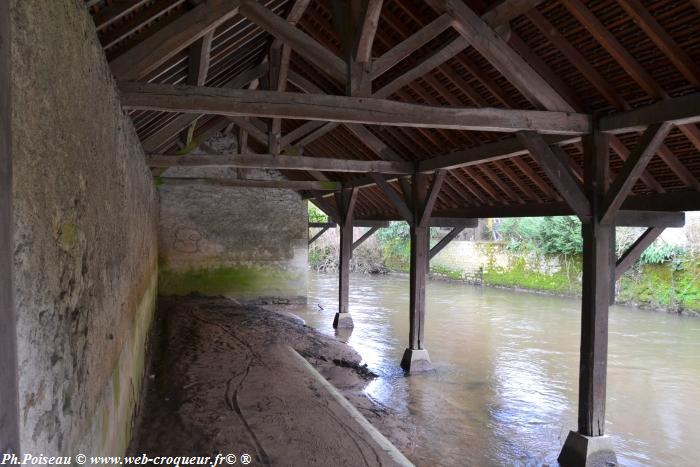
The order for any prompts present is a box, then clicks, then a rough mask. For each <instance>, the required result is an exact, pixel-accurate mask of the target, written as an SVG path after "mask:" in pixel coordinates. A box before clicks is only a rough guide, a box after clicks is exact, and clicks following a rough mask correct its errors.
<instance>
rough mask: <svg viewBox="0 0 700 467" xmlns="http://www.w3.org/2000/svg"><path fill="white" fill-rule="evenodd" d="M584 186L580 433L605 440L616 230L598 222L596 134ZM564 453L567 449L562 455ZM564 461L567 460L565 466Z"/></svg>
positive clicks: (604, 151) (604, 157) (601, 172)
mask: <svg viewBox="0 0 700 467" xmlns="http://www.w3.org/2000/svg"><path fill="white" fill-rule="evenodd" d="M584 148H585V150H586V157H585V158H584V161H585V167H584V173H585V177H584V187H585V190H586V193H587V194H588V198H589V199H590V200H591V204H590V209H591V217H590V218H589V219H588V221H586V222H583V225H582V234H583V260H582V286H581V288H582V290H581V352H580V364H579V398H578V432H579V433H580V434H582V435H584V436H602V435H603V434H604V428H605V396H606V380H607V358H608V309H609V306H610V281H611V273H612V271H611V270H610V255H611V254H613V252H612V251H611V250H610V245H611V243H610V236H611V233H612V230H613V229H614V228H615V227H614V226H613V225H611V224H602V223H600V222H599V219H600V213H599V212H598V209H599V207H600V200H601V199H602V197H603V194H604V193H605V192H604V190H605V186H606V185H607V183H608V178H609V177H608V175H609V152H608V142H607V139H606V138H605V137H604V136H602V135H601V134H600V133H598V132H596V133H594V134H593V135H592V136H589V137H587V138H586V139H585V140H584ZM565 451H566V446H565V448H564V451H563V452H565ZM562 463H564V462H562Z"/></svg>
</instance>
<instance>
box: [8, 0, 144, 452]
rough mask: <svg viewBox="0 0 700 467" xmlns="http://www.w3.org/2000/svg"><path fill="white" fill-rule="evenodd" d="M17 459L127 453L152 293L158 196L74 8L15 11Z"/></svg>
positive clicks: (81, 12) (75, 4) (58, 2)
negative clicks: (28, 455) (19, 452)
mask: <svg viewBox="0 0 700 467" xmlns="http://www.w3.org/2000/svg"><path fill="white" fill-rule="evenodd" d="M10 4H11V10H10V11H11V25H12V60H13V69H12V99H13V103H14V106H13V112H12V128H13V135H12V149H13V157H14V180H13V195H14V200H15V205H14V223H15V252H14V261H15V272H16V274H15V293H16V303H17V314H18V323H17V336H18V358H19V367H20V370H19V391H20V415H21V420H20V430H21V442H22V450H23V451H24V452H27V453H33V454H41V453H43V454H47V455H49V454H64V455H75V454H76V453H78V452H84V453H85V454H97V453H115V454H116V453H120V452H123V451H124V449H125V447H126V444H127V442H128V440H129V439H128V438H129V432H130V427H131V415H132V412H133V410H134V405H135V398H136V395H137V394H138V393H139V387H140V382H141V378H142V371H143V355H144V346H145V345H144V342H145V339H146V335H147V333H148V329H149V326H150V321H151V316H152V312H153V309H154V297H155V295H156V289H155V288H156V283H157V215H158V209H157V193H156V190H155V187H154V184H153V181H152V178H151V177H150V174H149V172H148V169H147V168H146V167H145V164H144V155H143V153H142V151H141V149H140V144H139V141H138V139H137V137H136V134H135V132H134V129H133V127H132V125H131V123H130V121H129V120H128V118H127V117H126V116H125V115H124V113H123V112H122V110H121V107H120V105H119V100H118V96H117V92H116V88H115V84H114V82H113V79H112V76H111V73H110V71H109V68H108V65H107V63H106V60H105V58H104V54H103V52H102V50H101V47H100V45H99V43H98V40H97V35H96V33H95V30H94V25H93V22H92V20H91V18H90V17H89V14H88V13H87V11H86V9H85V6H84V2H82V1H78V0H55V1H53V0H52V1H46V0H11V1H10Z"/></svg>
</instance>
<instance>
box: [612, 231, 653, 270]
mask: <svg viewBox="0 0 700 467" xmlns="http://www.w3.org/2000/svg"><path fill="white" fill-rule="evenodd" d="M663 231H664V228H663V227H650V228H648V229H647V230H646V231H645V232H644V233H643V234H642V235H641V236H640V237H639V238H638V239H637V240H636V241H635V242H634V243H633V244H632V245H630V247H629V248H627V250H625V252H624V253H623V254H622V256H620V259H618V260H617V262H616V263H615V280H619V279H620V277H622V275H623V274H624V273H625V271H627V270H628V269H629V268H630V267H632V265H633V264H634V263H635V262H636V261H637V260H638V259H639V258H641V257H642V254H643V253H644V250H646V249H647V248H648V247H649V246H651V244H652V243H654V240H656V239H657V238H658V237H659V235H661V233H662V232H663Z"/></svg>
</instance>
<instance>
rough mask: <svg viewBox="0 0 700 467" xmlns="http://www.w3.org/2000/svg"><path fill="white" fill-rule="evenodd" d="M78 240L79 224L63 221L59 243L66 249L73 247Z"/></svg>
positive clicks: (59, 232) (59, 230) (59, 233)
mask: <svg viewBox="0 0 700 467" xmlns="http://www.w3.org/2000/svg"><path fill="white" fill-rule="evenodd" d="M77 242H78V226H77V225H75V224H74V223H72V222H63V223H62V224H61V226H60V227H59V229H58V244H59V245H60V246H61V248H63V249H64V250H66V251H67V250H70V249H72V248H73V247H74V246H75V244H76V243H77Z"/></svg>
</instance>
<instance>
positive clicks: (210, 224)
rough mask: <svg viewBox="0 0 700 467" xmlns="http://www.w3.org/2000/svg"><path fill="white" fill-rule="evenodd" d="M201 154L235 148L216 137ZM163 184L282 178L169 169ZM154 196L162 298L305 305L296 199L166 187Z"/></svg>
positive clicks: (288, 194) (302, 219) (300, 205)
mask: <svg viewBox="0 0 700 467" xmlns="http://www.w3.org/2000/svg"><path fill="white" fill-rule="evenodd" d="M203 148H205V149H206V150H208V151H209V152H213V153H222V152H226V151H233V150H235V143H234V142H233V141H232V140H231V139H229V138H227V137H222V136H218V137H214V138H212V139H211V140H209V141H208V143H207V144H205V145H203ZM198 152H201V151H200V150H197V151H194V152H193V153H192V154H197V153H198ZM280 157H284V156H280ZM165 177H217V178H224V179H266V180H267V179H280V178H282V177H281V175H280V174H279V173H278V172H275V171H262V170H237V169H226V168H223V169H221V168H215V169H212V168H199V169H197V168H171V169H168V170H167V171H166V172H165V173H164V174H163V178H165ZM158 191H159V193H160V200H161V207H160V209H161V211H160V229H159V244H160V251H159V261H160V281H159V292H160V294H161V295H186V294H189V293H193V292H196V293H200V294H204V295H225V296H227V297H230V298H234V299H237V300H240V301H244V302H251V303H253V302H257V303H269V302H305V301H306V278H307V260H308V248H307V242H308V227H307V211H306V209H307V208H306V203H305V202H304V201H303V200H302V199H301V197H300V195H299V194H298V193H296V192H293V191H291V190H273V189H267V188H238V187H237V188H231V187H219V186H205V185H200V186H171V185H167V184H162V185H160V186H159V187H158Z"/></svg>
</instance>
